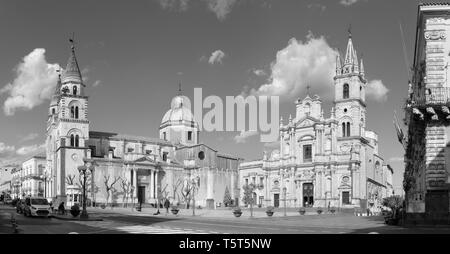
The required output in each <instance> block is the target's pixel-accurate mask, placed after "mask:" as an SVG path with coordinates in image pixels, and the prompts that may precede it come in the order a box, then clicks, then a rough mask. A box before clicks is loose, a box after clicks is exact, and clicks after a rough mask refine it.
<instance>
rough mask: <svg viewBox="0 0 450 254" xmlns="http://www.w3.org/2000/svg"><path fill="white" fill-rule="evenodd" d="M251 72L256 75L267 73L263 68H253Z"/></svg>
mask: <svg viewBox="0 0 450 254" xmlns="http://www.w3.org/2000/svg"><path fill="white" fill-rule="evenodd" d="M253 74H255V75H256V76H258V77H261V76H266V75H267V73H266V72H265V71H264V70H260V69H256V70H253Z"/></svg>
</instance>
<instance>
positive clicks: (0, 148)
mask: <svg viewBox="0 0 450 254" xmlns="http://www.w3.org/2000/svg"><path fill="white" fill-rule="evenodd" d="M14 150H15V148H14V146H8V145H6V144H5V143H3V142H0V155H1V156H4V155H6V154H8V153H10V152H13V151H14Z"/></svg>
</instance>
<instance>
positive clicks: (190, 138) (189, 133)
mask: <svg viewBox="0 0 450 254" xmlns="http://www.w3.org/2000/svg"><path fill="white" fill-rule="evenodd" d="M191 140H192V131H188V141H191Z"/></svg>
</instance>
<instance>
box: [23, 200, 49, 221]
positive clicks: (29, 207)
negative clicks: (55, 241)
mask: <svg viewBox="0 0 450 254" xmlns="http://www.w3.org/2000/svg"><path fill="white" fill-rule="evenodd" d="M50 212H51V208H50V204H49V203H48V200H47V199H45V198H41V197H27V198H26V199H25V206H24V209H23V214H24V215H25V216H30V217H32V216H39V217H48V216H49V215H50Z"/></svg>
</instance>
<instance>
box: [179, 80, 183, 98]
mask: <svg viewBox="0 0 450 254" xmlns="http://www.w3.org/2000/svg"><path fill="white" fill-rule="evenodd" d="M182 94H183V91H182V90H181V81H180V82H179V83H178V95H182Z"/></svg>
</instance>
